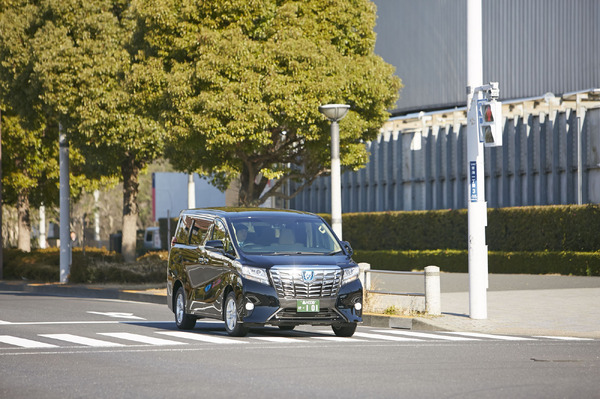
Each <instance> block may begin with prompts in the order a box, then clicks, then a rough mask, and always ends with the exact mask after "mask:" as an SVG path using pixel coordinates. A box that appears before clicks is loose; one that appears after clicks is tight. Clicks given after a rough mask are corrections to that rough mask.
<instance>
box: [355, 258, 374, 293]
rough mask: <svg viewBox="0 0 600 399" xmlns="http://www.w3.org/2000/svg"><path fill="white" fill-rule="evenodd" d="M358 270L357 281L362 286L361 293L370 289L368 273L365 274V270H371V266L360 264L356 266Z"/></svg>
mask: <svg viewBox="0 0 600 399" xmlns="http://www.w3.org/2000/svg"><path fill="white" fill-rule="evenodd" d="M358 268H359V270H360V272H359V275H358V279H359V280H360V282H361V284H362V286H363V292H364V291H366V290H369V289H371V276H370V274H369V273H365V270H371V265H370V264H369V263H364V262H361V263H359V264H358Z"/></svg>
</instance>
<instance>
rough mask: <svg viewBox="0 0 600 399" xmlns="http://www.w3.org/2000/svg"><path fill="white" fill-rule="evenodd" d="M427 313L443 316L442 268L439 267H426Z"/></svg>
mask: <svg viewBox="0 0 600 399" xmlns="http://www.w3.org/2000/svg"><path fill="white" fill-rule="evenodd" d="M425 311H426V312H427V313H428V314H430V315H434V316H439V315H441V314H442V301H441V298H440V268H439V267H437V266H426V267H425Z"/></svg>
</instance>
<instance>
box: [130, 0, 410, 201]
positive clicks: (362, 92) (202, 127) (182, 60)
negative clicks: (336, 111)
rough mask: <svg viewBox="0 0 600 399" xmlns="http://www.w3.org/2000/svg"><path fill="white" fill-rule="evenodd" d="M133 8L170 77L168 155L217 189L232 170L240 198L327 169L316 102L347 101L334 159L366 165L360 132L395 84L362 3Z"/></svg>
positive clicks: (387, 102) (229, 1) (172, 2)
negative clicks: (207, 178) (205, 177)
mask: <svg viewBox="0 0 600 399" xmlns="http://www.w3.org/2000/svg"><path fill="white" fill-rule="evenodd" d="M137 14H138V18H139V19H138V27H139V29H140V31H141V32H143V34H144V37H145V38H146V40H147V42H148V44H149V45H150V46H152V47H153V48H156V49H158V51H157V52H156V54H157V55H158V57H159V58H160V60H161V61H162V63H163V65H164V68H165V71H166V72H167V74H168V84H167V86H166V90H165V92H164V93H165V97H164V98H165V112H164V113H163V114H162V118H163V120H164V121H165V125H166V127H167V129H168V130H169V132H170V133H171V136H170V141H169V145H168V148H167V155H168V158H169V159H170V161H171V163H172V164H173V166H174V167H175V168H177V169H178V170H181V171H184V172H194V171H197V172H199V173H201V174H204V175H208V176H210V177H211V178H212V181H213V183H214V184H216V185H217V186H218V187H220V188H222V189H224V188H225V187H227V185H228V184H229V183H230V182H231V181H232V179H234V178H237V177H238V176H239V178H240V182H241V189H240V194H239V202H240V204H243V205H258V204H260V203H262V202H264V201H265V200H266V199H267V198H268V197H270V196H273V195H278V196H282V194H281V193H280V192H278V191H279V188H280V187H281V186H282V185H283V184H284V183H285V182H286V181H288V180H290V179H291V180H293V181H297V182H304V183H305V185H306V184H310V183H311V182H312V181H313V180H314V179H315V178H316V177H318V176H320V175H323V174H326V173H328V172H329V168H330V155H329V154H330V149H329V145H330V144H329V143H330V136H329V122H328V121H327V120H326V119H325V118H324V117H323V116H322V115H321V114H320V113H319V111H318V106H319V105H321V104H326V103H346V104H349V105H350V106H351V111H350V112H349V114H348V116H347V117H346V118H345V119H344V120H342V122H341V124H340V133H341V143H340V150H341V162H342V166H343V167H345V168H353V169H356V168H360V167H362V166H363V165H364V163H365V162H366V161H367V159H368V158H367V157H368V154H367V152H366V148H365V146H364V144H363V141H364V140H371V139H373V138H375V137H376V135H377V133H378V131H379V128H380V127H381V125H382V123H383V122H384V121H385V120H386V119H387V118H388V117H389V114H388V113H387V111H386V110H387V109H389V108H390V107H391V106H392V105H393V104H394V102H395V100H396V98H397V93H398V90H399V89H400V87H401V83H400V79H398V78H397V77H395V76H394V75H393V68H392V67H391V66H390V65H388V64H386V63H385V62H384V61H383V60H382V59H381V58H380V57H378V56H377V55H375V54H374V45H375V33H374V31H373V28H374V26H375V19H376V12H375V6H374V4H373V3H372V2H370V1H367V0H307V1H293V0H261V1H259V0H223V1H219V2H206V1H203V2H197V1H186V0H167V1H162V0H161V1H158V0H153V1H148V0H145V1H139V2H138V3H137ZM270 179H277V180H276V183H275V184H274V185H273V186H272V187H270V189H268V190H267V191H265V187H267V183H268V181H269V180H270ZM300 187H303V186H302V185H301V186H300Z"/></svg>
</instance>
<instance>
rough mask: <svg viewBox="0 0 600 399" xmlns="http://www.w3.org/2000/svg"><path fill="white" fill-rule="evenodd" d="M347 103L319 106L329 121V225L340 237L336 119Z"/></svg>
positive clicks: (345, 110) (339, 177)
mask: <svg viewBox="0 0 600 399" xmlns="http://www.w3.org/2000/svg"><path fill="white" fill-rule="evenodd" d="M349 109H350V106H349V105H346V104H327V105H321V106H320V107H319V112H321V113H322V114H323V115H325V117H326V118H327V119H329V120H330V121H331V227H332V228H333V232H334V233H335V234H336V235H337V236H338V238H339V239H340V240H341V239H342V188H341V186H342V181H341V180H342V179H341V168H340V127H339V124H338V121H340V120H341V119H342V118H344V117H345V116H346V114H347V113H348V110H349Z"/></svg>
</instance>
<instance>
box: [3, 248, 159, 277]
mask: <svg viewBox="0 0 600 399" xmlns="http://www.w3.org/2000/svg"><path fill="white" fill-rule="evenodd" d="M72 256H73V258H72V264H71V273H70V278H69V282H70V283H74V284H78V283H163V282H164V281H165V279H166V269H167V256H168V254H167V252H166V251H162V252H151V253H148V254H146V255H144V256H142V257H139V258H138V259H137V261H136V262H134V263H123V259H122V256H121V254H118V253H115V252H109V251H107V250H106V249H97V248H90V247H86V248H85V254H84V252H83V249H82V248H73V255H72ZM3 260H4V262H3V278H4V279H6V280H29V281H36V282H46V283H52V282H58V281H60V249H59V248H48V249H38V250H34V251H31V252H22V251H19V250H18V249H7V248H5V249H4V252H3Z"/></svg>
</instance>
